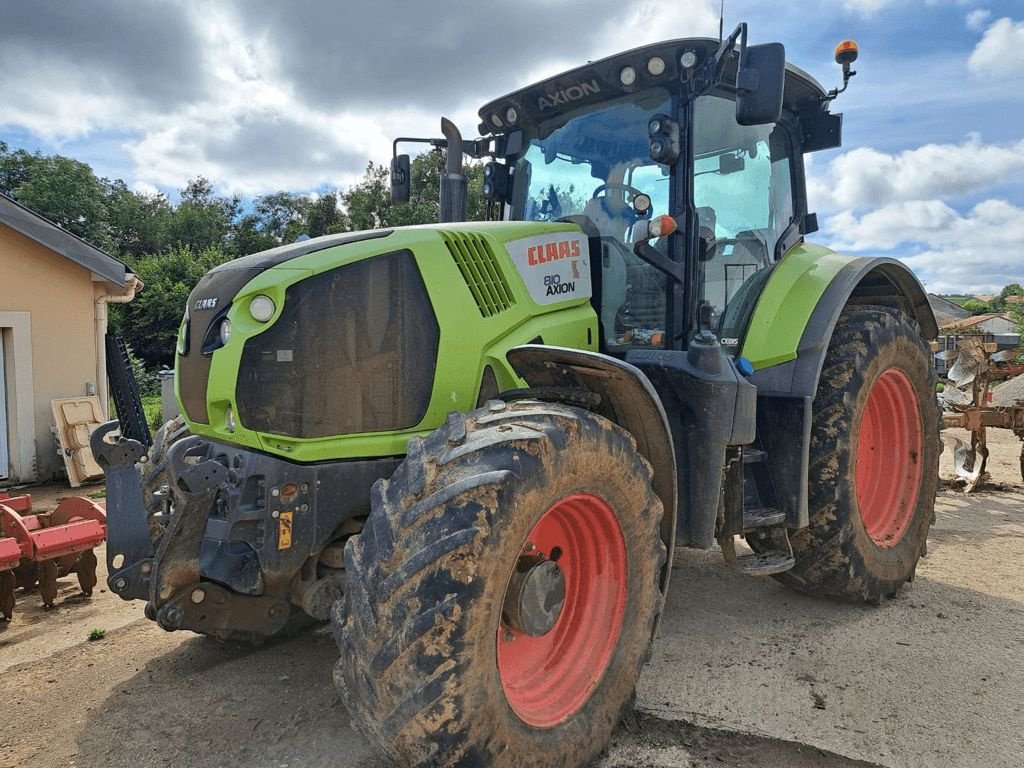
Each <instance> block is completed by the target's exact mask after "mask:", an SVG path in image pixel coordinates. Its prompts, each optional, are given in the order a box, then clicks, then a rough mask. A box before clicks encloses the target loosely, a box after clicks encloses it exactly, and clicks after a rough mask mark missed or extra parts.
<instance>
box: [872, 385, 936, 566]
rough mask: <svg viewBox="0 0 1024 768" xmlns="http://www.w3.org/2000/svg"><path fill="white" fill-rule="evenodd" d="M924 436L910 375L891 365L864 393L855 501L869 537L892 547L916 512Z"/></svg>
mask: <svg viewBox="0 0 1024 768" xmlns="http://www.w3.org/2000/svg"><path fill="white" fill-rule="evenodd" d="M923 445H924V435H923V432H922V429H921V410H920V406H919V404H918V400H917V393H916V392H915V391H914V385H913V383H912V382H911V381H910V378H909V377H908V376H907V374H905V373H904V372H903V371H901V370H899V369H898V368H889V369H888V370H886V371H885V372H884V373H883V374H882V375H881V376H879V377H878V378H877V379H876V380H875V383H874V384H872V385H871V391H870V392H869V393H868V402H867V405H866V407H865V408H864V416H863V418H862V419H861V423H860V433H859V434H858V436H857V466H856V470H855V475H856V481H857V505H858V506H859V507H860V518H861V520H862V521H863V523H864V528H865V529H866V530H867V533H868V536H870V537H871V540H872V541H873V542H875V544H877V545H878V546H880V547H886V548H888V547H893V546H895V545H896V544H898V543H899V541H900V539H902V538H903V534H904V533H905V532H906V530H907V526H908V525H909V524H910V520H911V519H912V518H913V516H914V509H915V507H916V506H917V497H918V494H919V493H920V490H921V474H922V464H921V452H922V448H923Z"/></svg>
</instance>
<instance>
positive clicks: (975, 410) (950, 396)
mask: <svg viewBox="0 0 1024 768" xmlns="http://www.w3.org/2000/svg"><path fill="white" fill-rule="evenodd" d="M1022 356H1024V349H1021V348H1017V349H1007V350H1002V351H999V352H995V351H992V350H991V349H989V348H988V345H986V344H985V343H984V342H983V340H982V339H981V338H980V337H978V338H973V337H967V338H966V339H963V340H962V341H961V342H960V347H959V349H955V350H949V351H947V352H940V353H939V354H938V355H937V357H940V358H942V359H944V360H947V361H948V360H952V361H953V365H952V366H951V367H950V369H949V373H948V377H949V381H950V383H951V385H952V386H950V385H947V386H946V388H945V389H944V390H943V391H942V392H940V393H939V402H940V403H941V404H942V407H943V414H942V426H943V428H944V429H945V428H948V427H960V428H962V429H966V430H969V431H970V433H971V443H970V445H969V446H968V445H967V443H965V442H964V441H963V440H960V439H959V438H956V437H952V436H947V437H946V439H947V440H949V441H951V442H952V443H953V463H954V466H955V468H956V473H957V475H958V476H959V477H961V478H963V480H964V482H965V483H966V485H965V488H964V490H965V491H966V492H967V493H970V492H972V491H974V490H975V489H976V488H978V486H980V485H981V484H983V483H984V481H985V479H986V478H987V474H986V472H985V467H986V465H987V464H988V446H987V444H986V430H987V429H990V428H995V429H1012V430H1013V433H1014V434H1015V435H1016V436H1017V437H1019V438H1020V439H1021V440H1022V441H1024V399H1022V400H1017V401H1016V402H1014V404H1012V405H1005V404H1004V405H993V404H992V403H991V392H990V389H991V387H992V385H993V384H994V383H997V382H1000V381H1007V380H1009V379H1013V378H1016V377H1017V376H1021V375H1024V362H1022V361H1021V357H1022ZM968 388H969V390H968ZM1020 471H1021V478H1022V479H1024V444H1022V445H1021V454H1020Z"/></svg>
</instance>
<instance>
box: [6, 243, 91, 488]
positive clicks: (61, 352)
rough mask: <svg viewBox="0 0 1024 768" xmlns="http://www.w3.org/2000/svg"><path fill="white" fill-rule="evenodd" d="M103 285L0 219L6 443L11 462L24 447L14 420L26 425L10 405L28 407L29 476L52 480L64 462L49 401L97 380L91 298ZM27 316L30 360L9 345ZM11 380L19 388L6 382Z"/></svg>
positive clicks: (82, 391)
mask: <svg viewBox="0 0 1024 768" xmlns="http://www.w3.org/2000/svg"><path fill="white" fill-rule="evenodd" d="M107 287H109V284H108V283H104V282H94V281H93V277H92V273H91V272H90V271H89V270H88V269H85V268H84V267H81V266H79V265H78V264H75V263H74V262H73V261H71V260H69V259H66V258H65V257H63V256H61V255H59V254H57V253H54V252H53V251H51V250H49V249H48V248H45V247H43V246H41V245H39V244H38V243H36V242H35V241H34V240H31V239H29V238H27V237H25V236H24V235H22V234H21V233H19V232H17V231H15V230H13V229H11V228H10V227H8V226H6V225H4V224H0V327H3V326H4V325H5V322H4V318H5V317H6V318H8V321H9V322H11V324H10V325H8V326H7V327H4V330H3V334H4V341H5V353H6V354H5V358H6V360H7V362H8V366H7V370H6V376H5V379H6V381H7V394H8V401H9V402H8V404H7V410H8V418H9V421H10V422H11V423H12V428H11V432H12V434H11V440H10V446H9V447H10V454H11V457H12V463H13V462H14V459H16V458H17V457H18V455H19V451H22V452H24V450H25V436H24V435H22V434H17V426H18V424H21V425H24V424H26V423H27V420H26V419H25V418H24V416H25V414H24V413H22V418H21V419H19V418H18V414H17V412H16V411H17V410H18V409H21V410H24V409H25V408H31V412H32V416H33V417H34V428H33V432H34V435H33V441H34V455H35V461H36V473H35V478H34V479H38V480H47V479H50V478H52V477H54V476H56V475H58V474H59V473H60V472H61V471H62V470H63V466H64V465H63V461H62V460H61V458H60V457H59V456H58V455H57V449H56V447H55V443H54V439H53V434H52V432H51V431H50V427H52V426H53V413H52V411H51V409H50V401H51V400H52V399H54V398H58V397H77V396H81V395H85V394H87V393H90V392H91V393H95V389H90V388H95V386H96V373H97V371H96V364H97V363H96V361H97V349H96V328H95V301H96V298H97V297H98V296H100V295H102V294H103V293H105V289H106V288H107ZM26 313H27V316H28V317H27V318H26V316H25V315H26ZM26 319H27V320H28V321H29V323H30V326H31V330H30V335H31V361H26V360H24V359H20V358H21V357H23V356H20V357H19V356H18V355H17V354H12V350H10V349H7V347H8V346H9V345H11V343H12V342H13V346H14V349H15V350H16V349H17V348H18V345H19V342H21V344H24V339H18V338H16V336H17V335H18V334H19V333H21V334H24V333H25V330H24V325H25V323H24V321H25V320H26ZM15 320H21V321H22V322H21V327H22V329H21V330H20V331H19V329H18V328H17V327H13V325H14V323H13V322H12V321H15ZM12 365H13V370H12V369H11V367H12ZM19 365H21V366H28V365H30V366H31V369H32V370H31V381H32V390H33V392H32V393H31V396H27V393H25V392H24V391H21V390H23V389H24V382H25V381H26V380H27V379H26V376H25V371H23V370H19ZM16 382H17V383H20V386H12V385H13V384H15V383H16ZM12 389H13V390H15V391H14V392H13V397H12ZM12 400H17V402H16V403H15V402H11V401H12ZM16 469H17V468H16ZM21 475H22V476H21V477H19V478H18V479H20V480H30V479H33V478H32V477H29V476H26V475H25V468H24V467H22V468H21Z"/></svg>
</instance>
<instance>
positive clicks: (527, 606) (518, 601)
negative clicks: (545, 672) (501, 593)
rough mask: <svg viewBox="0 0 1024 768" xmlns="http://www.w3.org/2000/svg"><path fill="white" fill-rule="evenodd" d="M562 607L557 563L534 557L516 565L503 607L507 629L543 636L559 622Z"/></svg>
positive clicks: (561, 581)
mask: <svg viewBox="0 0 1024 768" xmlns="http://www.w3.org/2000/svg"><path fill="white" fill-rule="evenodd" d="M563 605H565V575H564V574H563V573H562V569H561V568H559V567H558V563H555V562H554V561H552V560H548V559H546V558H543V557H539V556H535V555H524V556H522V557H520V558H519V560H518V561H517V562H516V568H515V570H514V571H513V572H512V576H511V578H510V579H509V583H508V589H507V590H506V591H505V602H504V605H503V606H502V619H503V621H504V623H505V624H507V625H508V627H509V629H511V630H513V631H514V632H521V633H523V634H527V635H529V636H530V637H543V636H544V635H546V634H547V633H548V632H550V631H551V628H552V627H554V626H555V624H556V623H558V617H559V616H561V615H562V606H563Z"/></svg>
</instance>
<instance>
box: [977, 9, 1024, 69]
mask: <svg viewBox="0 0 1024 768" xmlns="http://www.w3.org/2000/svg"><path fill="white" fill-rule="evenodd" d="M967 67H968V69H970V71H971V72H972V73H973V74H975V75H1001V74H1011V73H1015V72H1024V21H1014V20H1013V19H1009V18H1002V19H999V20H998V21H996V22H994V23H993V24H992V26H990V27H989V28H988V29H987V30H985V34H984V35H983V36H982V38H981V41H980V42H979V43H978V45H977V46H976V47H975V48H974V51H973V52H972V53H971V55H970V58H968V60H967Z"/></svg>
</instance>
